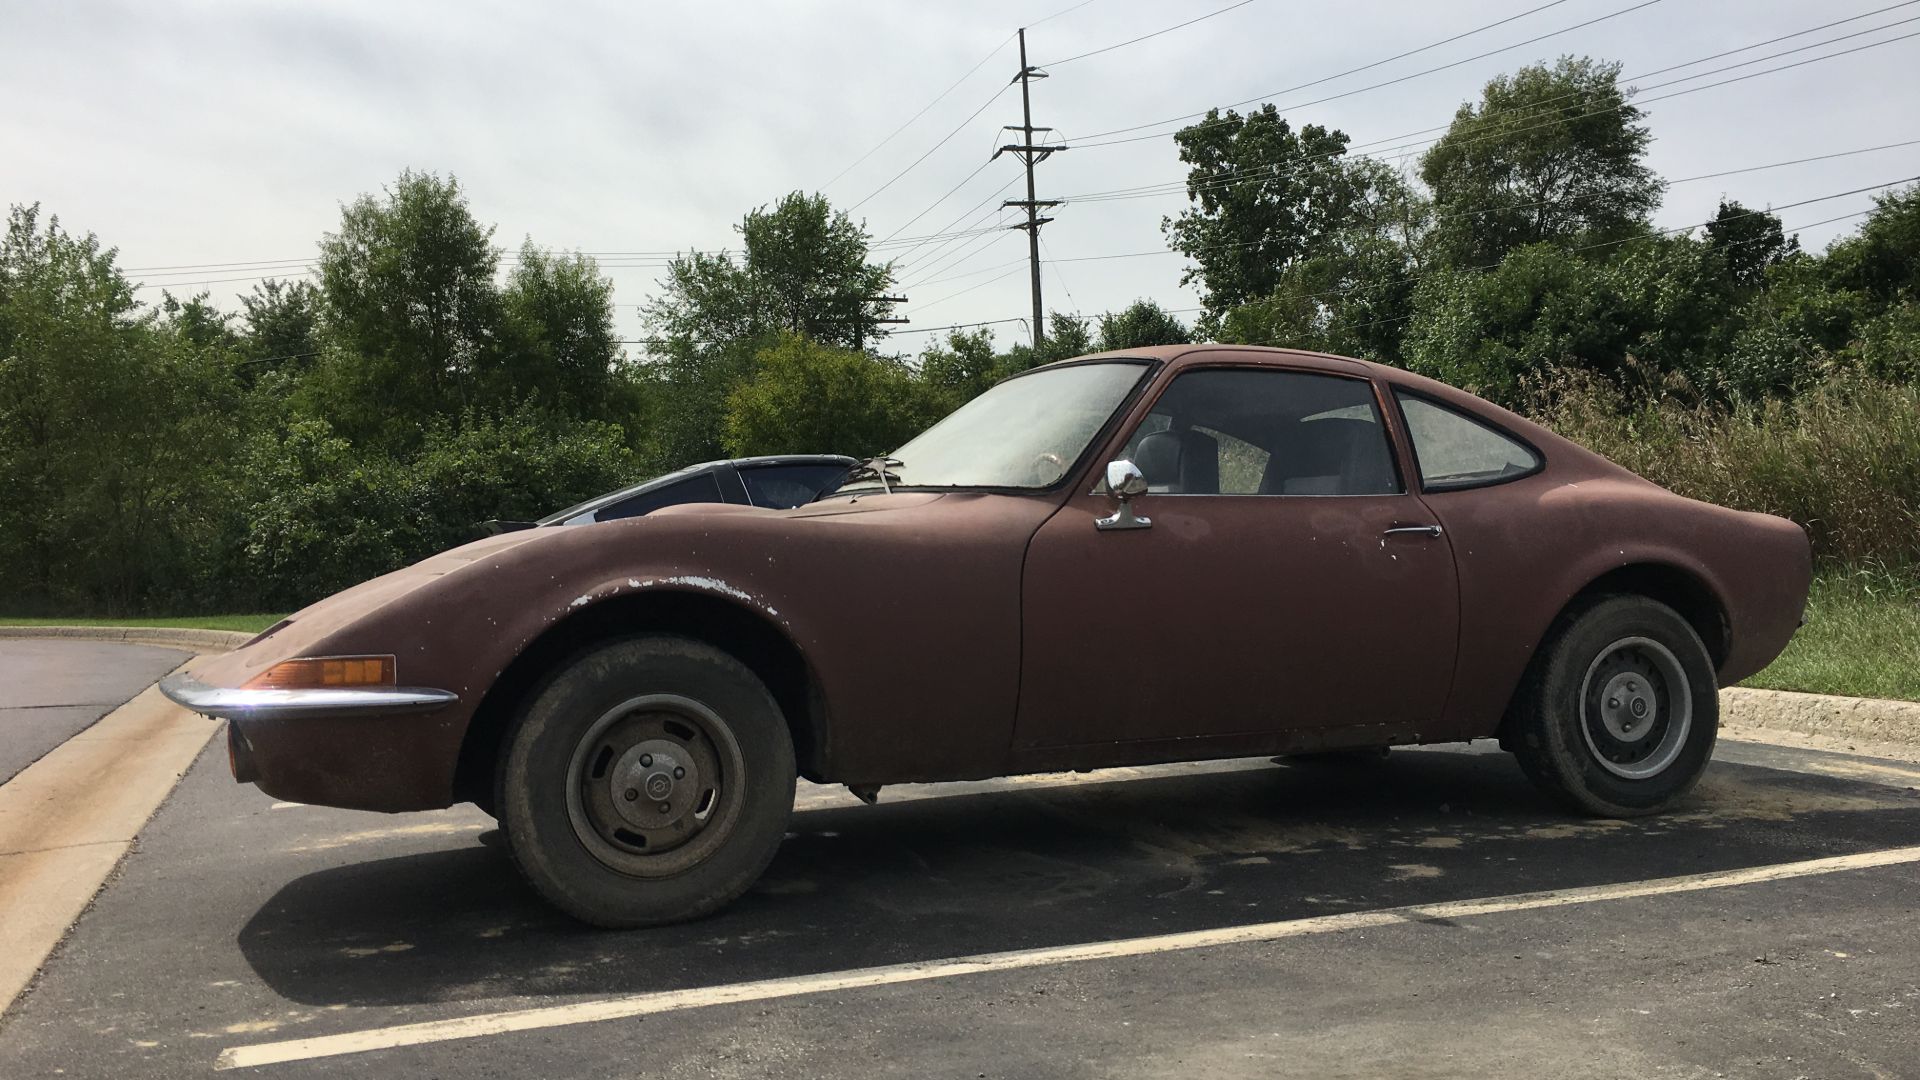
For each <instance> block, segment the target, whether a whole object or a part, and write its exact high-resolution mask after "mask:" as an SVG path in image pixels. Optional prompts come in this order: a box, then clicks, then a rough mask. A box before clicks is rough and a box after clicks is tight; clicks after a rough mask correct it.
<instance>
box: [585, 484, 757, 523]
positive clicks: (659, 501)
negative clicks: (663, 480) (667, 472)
mask: <svg viewBox="0 0 1920 1080" xmlns="http://www.w3.org/2000/svg"><path fill="white" fill-rule="evenodd" d="M725 501H726V500H724V499H722V498H721V497H720V482H719V481H717V480H715V479H714V478H713V474H712V473H710V472H704V473H701V474H699V475H698V476H689V477H687V478H686V479H685V480H680V481H676V482H675V483H671V484H668V485H667V486H666V487H661V488H654V489H653V490H652V491H643V492H641V493H639V494H638V495H635V496H633V497H632V498H630V499H622V500H621V501H619V502H617V503H614V504H612V505H610V506H603V507H601V508H600V509H599V510H598V511H595V513H594V515H593V520H595V521H612V520H614V519H615V518H630V517H639V516H641V515H642V514H651V513H653V512H654V511H655V510H658V509H660V508H661V507H663V506H678V505H680V504H681V503H710V502H725Z"/></svg>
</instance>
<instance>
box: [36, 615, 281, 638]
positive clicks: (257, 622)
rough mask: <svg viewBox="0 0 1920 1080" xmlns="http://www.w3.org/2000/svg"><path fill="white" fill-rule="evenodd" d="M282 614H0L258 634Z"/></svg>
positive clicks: (64, 622)
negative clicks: (97, 616)
mask: <svg viewBox="0 0 1920 1080" xmlns="http://www.w3.org/2000/svg"><path fill="white" fill-rule="evenodd" d="M284 618H286V616H285V615H182V616H180V617H178V618H165V617H157V618H147V619H89V618H82V617H74V618H65V619H60V618H52V619H27V618H17V617H15V616H11V615H0V626H146V627H168V628H172V629H187V630H239V631H242V632H245V633H249V634H257V633H259V632H260V631H262V630H265V629H266V628H267V627H269V626H272V625H273V624H274V623H277V622H279V621H280V620H281V619H284Z"/></svg>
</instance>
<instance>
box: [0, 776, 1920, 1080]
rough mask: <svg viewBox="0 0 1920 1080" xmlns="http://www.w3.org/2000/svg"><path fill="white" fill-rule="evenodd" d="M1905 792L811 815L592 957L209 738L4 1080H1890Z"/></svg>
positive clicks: (1171, 803) (1907, 1026)
mask: <svg viewBox="0 0 1920 1080" xmlns="http://www.w3.org/2000/svg"><path fill="white" fill-rule="evenodd" d="M1916 786H1920V767H1915V766H1906V765H1900V764H1897V763H1891V762H1881V761H1876V760H1873V759H1867V758H1860V757H1855V756H1851V755H1842V754H1830V753H1822V752H1818V751H1810V750H1798V749H1794V750H1789V749H1782V748H1775V747H1768V746H1762V745H1759V744H1751V743H1733V742H1726V743H1723V744H1722V747H1721V750H1720V753H1719V754H1718V755H1717V759H1716V762H1715V764H1714V765H1713V766H1712V768H1711V770H1710V771H1709V773H1708V775H1707V777H1706V778H1705V780H1704V781H1703V782H1702V784H1701V786H1700V788H1699V789H1698V790H1697V792H1696V793H1695V794H1694V795H1693V796H1692V797H1691V798H1690V800H1689V802H1688V803H1687V805H1686V806H1684V807H1683V808H1682V809H1680V810H1679V811H1677V812H1674V813H1670V814H1667V815H1665V816H1662V817H1659V818H1655V819H1650V820H1643V821H1635V822H1624V823H1623V822H1607V821H1592V820H1586V819H1579V818H1572V817H1568V816H1566V815H1564V814H1562V813H1560V812H1559V811H1557V810H1556V809H1555V808H1553V807H1552V806H1550V805H1548V804H1546V803H1545V802H1543V801H1542V799H1541V798H1540V796H1538V795H1537V794H1536V793H1535V791H1534V790H1533V788H1532V787H1531V786H1529V785H1528V784H1527V783H1526V782H1525V780H1524V779H1523V778H1522V777H1521V776H1520V774H1519V771H1518V769H1517V768H1516V767H1515V766H1514V765H1513V764H1512V762H1511V760H1510V759H1509V758H1507V757H1506V756H1505V755H1503V754H1500V753H1498V752H1495V751H1493V750H1492V749H1491V748H1490V747H1489V748H1485V749H1481V748H1474V749H1446V750H1418V751H1396V752H1395V753H1394V754H1393V755H1392V756H1391V757H1389V758H1388V759H1386V760H1384V761H1381V762H1377V763H1373V764H1366V765H1349V766H1330V765H1315V766H1300V765H1294V766H1277V765H1273V764H1271V763H1267V762H1264V761H1244V762H1225V763H1207V764H1202V765H1195V766H1179V767H1167V768H1157V769H1147V770H1137V771H1132V770H1122V771H1116V772H1112V773H1096V774H1091V775H1089V776H1084V777H1042V778H1027V779H1018V780H1009V781H998V782H992V783H984V784H967V785H942V786H933V787H925V788H913V789H888V790H887V791H885V792H883V793H882V796H881V803H880V805H878V806H875V807H867V806H862V805H859V804H857V803H855V802H854V801H853V800H852V799H851V797H849V796H847V795H845V793H843V792H839V791H837V790H833V789H819V788H814V789H808V790H806V791H803V793H802V796H801V800H800V807H799V812H798V813H797V814H796V816H795V818H794V822H793V825H792V835H791V836H790V838H789V840H788V842H787V844H786V846H785V847H784V848H783V849H782V851H781V853H780V855H779V857H778V858H777V860H776V861H775V863H774V865H773V867H772V868H771V870H770V871H769V872H768V874H767V876H766V878H765V879H764V880H763V881H762V882H761V884H760V885H759V886H758V887H757V888H756V889H755V890H754V891H753V892H752V893H750V894H749V895H748V896H747V897H746V898H744V899H743V900H742V901H741V902H740V903H738V904H736V905H735V906H734V907H732V908H731V909H729V910H727V911H726V912H724V913H722V914H720V915H719V916H716V917H714V918H711V919H707V920H705V921H702V922H699V923H695V924H691V925H685V926H679V927H672V928H667V929H661V930H649V931H637V932H630V933H606V932H599V931H592V930H588V929H585V928H582V927H580V926H577V925H575V924H572V923H570V922H568V921H567V920H565V919H563V918H561V917H559V916H557V915H555V914H553V913H551V912H550V911H549V910H547V909H546V908H545V907H543V906H542V905H541V904H540V903H539V902H538V901H537V900H536V899H535V898H534V897H533V895H532V894H531V893H530V891H529V890H528V889H527V888H526V887H524V886H523V885H522V884H521V883H520V882H519V881H518V879H517V878H516V877H515V875H514V873H513V871H512V868H511V867H510V866H509V865H508V863H507V861H506V859H505V857H504V855H503V854H502V853H501V851H500V849H499V845H498V843H497V837H496V836H495V835H494V834H493V832H492V823H491V821H490V820H489V819H487V818H486V817H485V816H484V815H482V814H480V813H479V812H477V811H475V810H473V809H472V808H470V807H467V808H459V809H455V810H450V811H444V812H440V813H435V814H423V815H410V816H397V817H387V816H381V815H373V814H362V813H354V812H348V811H336V810H328V809H321V808H315V807H306V806H297V805H291V804H281V803H275V802H274V801H273V800H272V799H270V798H268V797H266V796H263V795H261V794H260V793H259V792H257V791H255V790H254V789H253V788H251V787H243V786H240V785H236V784H234V783H233V782H232V781H231V779H230V778H229V777H228V775H227V771H226V762H225V759H224V753H223V751H222V748H221V743H220V742H219V741H218V740H215V741H213V742H211V743H210V744H209V746H208V749H207V750H206V751H205V752H204V753H203V754H202V755H201V757H200V759H199V761H198V762H197V764H196V765H195V766H194V768H193V769H192V770H191V771H190V772H189V773H188V774H187V776H186V777H185V778H184V780H183V781H182V782H181V784H180V786H179V787H178V789H177V790H176V791H175V792H174V793H173V795H172V796H171V798H170V799H169V800H168V801H167V803H166V804H165V805H164V806H163V807H162V808H161V810H160V812H159V813H158V814H157V815H156V816H155V817H154V819H153V821H152V822H151V823H150V824H149V825H148V827H147V828H146V830H145V831H144V833H143V834H142V836H141V839H140V843H139V845H138V848H137V850H136V851H135V853H134V854H133V855H131V856H130V857H129V858H128V859H127V860H126V862H125V863H124V864H123V866H122V867H121V869H120V871H119V872H118V873H117V874H116V876H115V878H114V879H113V880H112V881H111V882H110V883H109V884H108V886H107V887H106V888H105V889H104V891H103V892H102V893H101V895H100V896H99V898H98V899H97V900H96V902H95V904H94V905H93V907H92V909H91V910H90V911H89V912H88V913H87V914H86V915H84V916H83V917H82V918H81V920H80V921H79V923H78V924H77V925H76V926H75V928H74V929H73V931H72V932H71V934H70V935H69V937H68V940H67V941H66V942H65V943H64V945H63V946H62V947H61V948H60V950H59V951H58V952H57V953H56V954H55V955H54V957H53V958H52V960H51V961H50V962H49V963H48V964H47V966H46V967H45V969H44V970H43V971H42V973H41V976H40V978H39V980H38V981H37V983H36V984H35V985H34V987H33V988H32V989H31V990H30V992H29V993H28V994H27V995H26V996H24V997H23V998H22V999H21V1000H19V1001H18V1002H16V1003H15V1005H14V1006H13V1008H12V1009H11V1010H9V1011H8V1013H7V1014H6V1016H5V1018H4V1020H0V1076H5V1077H9V1078H11V1077H39V1076H54V1075H64V1076H80V1077H108V1076H112V1077H125V1076H142V1077H147V1076H157V1077H175V1076H203V1075H207V1074H209V1073H211V1072H214V1071H217V1070H221V1069H227V1070H231V1071H234V1072H241V1073H258V1074H260V1075H265V1076H276V1077H277V1076H287V1077H318V1076H329V1077H331V1076H369V1077H373V1076H379V1077H387V1076H437V1077H449V1078H454V1077H489V1076H547V1077H609V1076H611V1077H655V1076H658V1077H709V1076H721V1077H733V1076H739V1077H746V1076H793V1077H859V1078H863V1080H864V1078H868V1077H874V1076H900V1077H908V1076H911V1077H945V1076H956V1077H983V1076H984V1077H1042V1076H1045V1077H1056V1076H1065V1077H1082V1076H1084V1077H1112V1076H1124V1077H1163V1076H1180V1077H1213V1076H1253V1075H1260V1076H1267V1075H1297V1076H1314V1077H1377V1076H1392V1077H1442V1076H1461V1075H1469V1074H1471V1075H1475V1076H1498V1077H1507V1076H1512V1077H1536V1076H1543V1075H1552V1076H1559V1077H1620V1076H1674V1077H1714V1076H1728V1077H1746V1076H1754V1077H1801V1076H1805V1077H1854V1076H1858V1077H1902V1076H1920V1036H1917V1035H1916V1032H1920V918H1917V917H1916V916H1920V850H1916V849H1915V846H1916V845H1920V793H1916V791H1915V787H1916ZM1543 890H1562V891H1561V892H1559V893H1555V894H1551V895H1546V896H1542V895H1540V894H1541V892H1542V891H1543ZM1566 890H1572V891H1566ZM1017 950H1042V951H1041V952H1038V953H1020V952H1016V951H1017ZM1009 953H1011V957H1009V956H1008V954H1009ZM983 954H994V956H993V957H989V958H987V959H984V960H983V959H980V958H981V957H982V956H983ZM955 960H959V961H962V962H960V963H948V964H944V965H941V964H937V963H935V962H942V961H955Z"/></svg>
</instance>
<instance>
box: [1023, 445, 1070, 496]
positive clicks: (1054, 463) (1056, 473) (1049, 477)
mask: <svg viewBox="0 0 1920 1080" xmlns="http://www.w3.org/2000/svg"><path fill="white" fill-rule="evenodd" d="M1030 471H1031V472H1032V474H1033V479H1034V482H1035V483H1036V484H1038V485H1039V486H1041V487H1045V486H1047V485H1048V484H1051V483H1053V482H1054V481H1055V480H1058V479H1060V477H1061V476H1062V475H1064V474H1065V473H1066V471H1067V463H1066V460H1065V459H1063V458H1062V457H1061V456H1060V455H1059V454H1056V453H1054V452H1053V451H1051V450H1043V451H1041V452H1040V453H1038V454H1035V455H1034V458H1033V465H1032V466H1030Z"/></svg>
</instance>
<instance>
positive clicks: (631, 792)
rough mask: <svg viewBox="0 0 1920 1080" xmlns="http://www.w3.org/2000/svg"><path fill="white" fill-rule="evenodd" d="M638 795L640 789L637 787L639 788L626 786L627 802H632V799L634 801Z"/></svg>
mask: <svg viewBox="0 0 1920 1080" xmlns="http://www.w3.org/2000/svg"><path fill="white" fill-rule="evenodd" d="M639 797H640V789H639V788H628V789H627V801H628V802H632V801H634V800H635V799H638V798H639Z"/></svg>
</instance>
